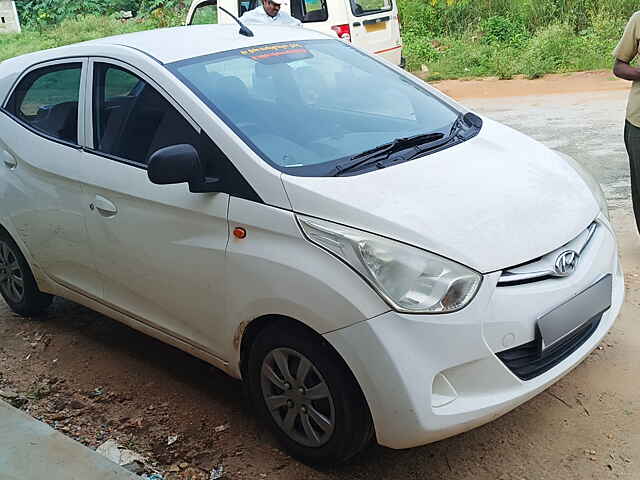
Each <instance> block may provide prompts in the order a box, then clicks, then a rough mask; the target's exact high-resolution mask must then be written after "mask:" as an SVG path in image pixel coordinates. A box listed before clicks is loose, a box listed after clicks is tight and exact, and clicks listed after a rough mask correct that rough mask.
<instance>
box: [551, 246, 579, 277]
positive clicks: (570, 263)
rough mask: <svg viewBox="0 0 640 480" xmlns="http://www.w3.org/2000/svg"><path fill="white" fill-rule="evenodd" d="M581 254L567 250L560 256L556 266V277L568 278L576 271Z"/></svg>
mask: <svg viewBox="0 0 640 480" xmlns="http://www.w3.org/2000/svg"><path fill="white" fill-rule="evenodd" d="M579 258H580V254H579V253H578V252H576V251H574V250H567V251H566V252H562V253H561V254H560V255H558V258H557V259H556V265H555V268H554V270H555V274H556V277H568V276H569V275H571V274H572V273H573V272H575V271H576V267H577V266H578V259H579Z"/></svg>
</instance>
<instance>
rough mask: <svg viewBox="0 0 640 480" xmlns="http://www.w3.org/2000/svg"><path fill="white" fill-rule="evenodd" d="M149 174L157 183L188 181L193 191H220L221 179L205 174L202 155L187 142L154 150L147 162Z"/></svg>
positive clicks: (166, 183)
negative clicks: (201, 160) (201, 159)
mask: <svg viewBox="0 0 640 480" xmlns="http://www.w3.org/2000/svg"><path fill="white" fill-rule="evenodd" d="M147 176H148V177H149V180H151V182H152V183H155V184H157V185H170V184H176V183H188V184H189V191H191V192H192V193H206V192H219V191H220V190H219V189H220V181H219V179H217V178H206V177H205V176H204V168H203V167H202V163H201V162H200V155H198V152H197V150H196V149H195V148H193V146H191V145H187V144H181V145H172V146H170V147H164V148H161V149H160V150H157V151H156V152H154V153H153V154H152V155H151V156H150V157H149V161H148V162H147Z"/></svg>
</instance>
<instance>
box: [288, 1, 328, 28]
mask: <svg viewBox="0 0 640 480" xmlns="http://www.w3.org/2000/svg"><path fill="white" fill-rule="evenodd" d="M291 15H292V16H293V17H296V18H297V19H298V20H300V21H301V22H302V23H313V22H325V21H326V20H327V19H328V18H329V13H328V11H327V3H326V1H325V0H291Z"/></svg>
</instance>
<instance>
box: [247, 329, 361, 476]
mask: <svg viewBox="0 0 640 480" xmlns="http://www.w3.org/2000/svg"><path fill="white" fill-rule="evenodd" d="M249 355H250V357H249V365H248V378H247V381H248V382H249V385H248V390H249V394H250V397H251V400H252V402H253V404H254V405H255V406H256V407H257V410H258V411H259V413H260V415H261V417H262V418H263V419H264V420H265V421H266V422H267V423H268V424H269V425H270V426H271V428H272V430H273V431H274V432H275V434H276V436H277V437H278V439H279V440H280V442H281V443H282V444H284V446H285V448H286V449H287V450H288V451H289V452H290V453H291V454H292V455H293V456H294V457H297V458H299V459H300V460H302V461H304V462H306V463H311V464H336V463H342V462H345V461H347V460H349V459H350V458H351V457H353V456H354V455H356V454H357V453H359V452H360V451H361V450H363V449H364V448H365V447H366V446H367V444H368V443H370V441H371V438H372V436H373V424H372V420H371V415H370V413H369V408H368V406H367V404H366V401H365V399H364V396H363V395H362V392H361V390H360V388H359V386H358V384H357V383H356V381H355V379H354V378H353V375H352V374H351V372H350V371H349V370H348V368H347V366H346V365H345V364H344V362H343V361H342V359H340V358H339V357H338V355H337V353H336V352H335V351H334V350H333V349H332V348H331V346H330V345H329V344H328V343H327V342H326V340H324V339H323V338H322V337H320V336H318V335H315V334H314V333H312V332H309V331H307V330H305V329H304V328H292V327H291V325H290V324H287V323H281V324H276V325H273V326H271V327H269V328H268V329H267V330H264V331H262V332H261V333H260V334H259V336H258V338H257V339H256V340H255V342H254V343H253V345H252V348H251V350H250V353H249Z"/></svg>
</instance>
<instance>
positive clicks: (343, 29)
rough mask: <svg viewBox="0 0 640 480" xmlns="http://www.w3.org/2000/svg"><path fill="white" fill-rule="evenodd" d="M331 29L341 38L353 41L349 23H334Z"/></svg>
mask: <svg viewBox="0 0 640 480" xmlns="http://www.w3.org/2000/svg"><path fill="white" fill-rule="evenodd" d="M331 30H333V31H334V32H336V35H338V38H341V39H342V40H345V41H347V42H350V41H351V29H350V28H349V24H345V25H334V26H333V27H331Z"/></svg>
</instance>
